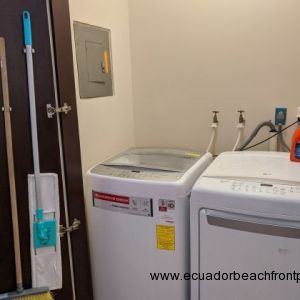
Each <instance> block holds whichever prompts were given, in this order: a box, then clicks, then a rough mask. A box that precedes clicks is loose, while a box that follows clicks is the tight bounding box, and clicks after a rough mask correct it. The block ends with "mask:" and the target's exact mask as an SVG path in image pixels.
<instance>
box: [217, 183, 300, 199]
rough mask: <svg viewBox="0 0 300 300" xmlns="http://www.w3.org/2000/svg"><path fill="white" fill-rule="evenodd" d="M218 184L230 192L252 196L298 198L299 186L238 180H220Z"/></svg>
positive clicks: (299, 194) (299, 195) (299, 193)
mask: <svg viewBox="0 0 300 300" xmlns="http://www.w3.org/2000/svg"><path fill="white" fill-rule="evenodd" d="M220 183H222V184H223V185H227V187H228V188H229V190H230V191H233V192H241V193H252V194H256V193H259V194H272V195H288V196H293V195H295V196H297V197H300V185H299V186H297V185H285V184H277V183H275V184H272V183H260V182H248V181H239V180H226V179H224V180H223V179H221V180H220Z"/></svg>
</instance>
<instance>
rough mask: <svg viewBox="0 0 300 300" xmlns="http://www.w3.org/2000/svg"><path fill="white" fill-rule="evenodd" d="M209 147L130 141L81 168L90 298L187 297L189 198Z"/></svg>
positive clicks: (180, 299)
mask: <svg viewBox="0 0 300 300" xmlns="http://www.w3.org/2000/svg"><path fill="white" fill-rule="evenodd" d="M211 161H212V156H211V155H210V154H204V155H201V154H198V153H194V152H190V151H185V150H174V149H154V148H135V149H130V150H127V151H125V152H123V153H121V154H119V155H117V156H116V157H113V158H112V159H110V160H108V161H106V162H104V163H101V164H99V165H97V166H95V167H93V168H92V169H91V170H90V171H89V172H88V175H87V177H88V183H89V196H88V213H89V236H90V247H91V260H92V273H93V284H94V293H95V299H96V300H174V299H178V300H188V299H189V282H188V281H183V280H180V279H178V280H172V279H171V278H169V279H168V280H166V279H165V280H163V279H162V278H159V279H158V280H155V279H153V278H152V279H151V275H153V274H152V273H156V274H158V273H180V275H181V276H182V275H183V273H185V272H188V270H189V199H190V193H191V189H192V186H193V184H194V183H195V181H196V180H197V178H198V177H199V176H200V174H201V173H202V172H203V171H204V170H205V169H206V167H207V166H208V165H209V164H210V163H211Z"/></svg>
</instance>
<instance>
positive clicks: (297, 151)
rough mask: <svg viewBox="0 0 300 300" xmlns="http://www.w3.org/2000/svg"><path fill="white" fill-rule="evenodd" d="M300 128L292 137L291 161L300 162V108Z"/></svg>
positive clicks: (298, 110)
mask: <svg viewBox="0 0 300 300" xmlns="http://www.w3.org/2000/svg"><path fill="white" fill-rule="evenodd" d="M297 118H298V126H297V128H296V130H295V132H294V134H293V137H292V144H291V151H290V160H291V161H296V162H300V107H298V109H297Z"/></svg>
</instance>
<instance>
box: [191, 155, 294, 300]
mask: <svg viewBox="0 0 300 300" xmlns="http://www.w3.org/2000/svg"><path fill="white" fill-rule="evenodd" d="M190 221H191V272H192V276H195V277H193V278H194V279H196V280H192V282H191V299H192V300H216V299H221V300H282V299H289V300H298V299H300V286H299V284H300V281H299V283H298V284H297V283H296V281H294V280H293V279H292V278H291V275H287V273H291V272H294V271H295V272H300V164H298V163H294V162H290V160H289V154H288V153H279V152H227V153H223V154H221V155H220V156H219V157H218V158H217V159H216V160H215V161H214V162H213V163H212V164H211V165H210V166H209V167H208V168H207V170H206V171H205V172H204V173H203V174H202V175H201V177H200V178H199V179H198V180H197V182H196V184H195V186H194V188H193V190H192V195H191V219H190ZM234 271H235V272H236V273H239V274H240V276H242V273H245V274H246V275H244V280H243V279H240V280H237V279H238V275H237V274H236V277H235V278H236V279H234V277H233V272H234ZM272 271H273V273H272ZM194 273H197V274H198V276H199V277H198V278H197V276H196V274H194ZM209 273H211V274H213V276H215V277H214V278H215V280H210V279H211V277H209V276H211V275H210V274H209ZM229 273H232V275H231V280H229V278H228V276H227V274H229ZM250 273H253V274H252V276H253V277H252V280H249V279H250V275H251V274H250ZM259 273H260V275H258V274H259ZM268 273H270V275H268ZM275 273H282V274H285V276H286V277H285V278H288V279H289V280H280V278H279V277H281V279H283V276H284V275H279V274H277V275H275ZM193 274H194V275H193ZM207 274H208V275H207ZM224 274H225V275H224ZM247 274H248V275H249V277H248V279H247ZM272 274H273V275H272ZM203 275H205V276H208V277H206V278H208V280H203V279H205V278H204V277H203ZM223 276H224V277H223ZM229 276H230V275H229ZM255 276H256V277H255ZM220 277H221V278H222V277H223V279H225V280H218V278H220ZM226 278H227V280H226ZM276 278H277V280H275V279H276ZM199 279H202V280H199ZM254 279H257V280H254ZM268 279H270V280H268ZM272 279H273V280H272ZM298 279H299V280H300V274H299V275H298Z"/></svg>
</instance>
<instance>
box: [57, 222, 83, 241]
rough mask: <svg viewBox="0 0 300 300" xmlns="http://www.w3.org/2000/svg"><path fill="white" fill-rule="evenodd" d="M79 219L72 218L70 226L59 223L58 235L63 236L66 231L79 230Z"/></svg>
mask: <svg viewBox="0 0 300 300" xmlns="http://www.w3.org/2000/svg"><path fill="white" fill-rule="evenodd" d="M80 224H81V222H80V220H78V219H74V220H73V224H72V225H71V226H70V227H67V228H66V227H64V226H63V225H59V234H60V237H61V238H62V237H64V236H65V234H66V233H71V232H73V231H76V230H79V227H80Z"/></svg>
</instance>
